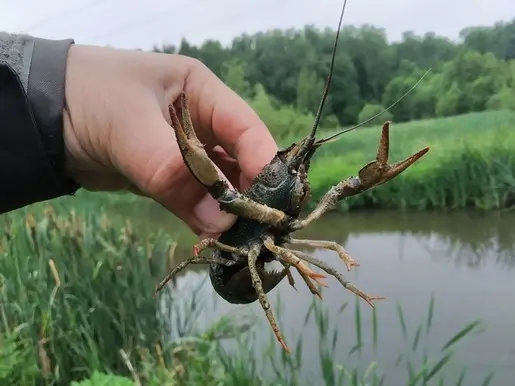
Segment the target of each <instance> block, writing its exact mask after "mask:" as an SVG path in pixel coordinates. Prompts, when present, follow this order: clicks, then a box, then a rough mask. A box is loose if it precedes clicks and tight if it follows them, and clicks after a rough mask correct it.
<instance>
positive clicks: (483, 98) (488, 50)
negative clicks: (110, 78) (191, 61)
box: [155, 20, 515, 136]
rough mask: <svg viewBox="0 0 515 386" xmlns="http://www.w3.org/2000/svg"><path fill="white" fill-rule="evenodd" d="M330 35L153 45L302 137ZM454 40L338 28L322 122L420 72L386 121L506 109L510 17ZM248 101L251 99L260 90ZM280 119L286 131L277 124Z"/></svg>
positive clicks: (387, 96)
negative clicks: (203, 68) (200, 66)
mask: <svg viewBox="0 0 515 386" xmlns="http://www.w3.org/2000/svg"><path fill="white" fill-rule="evenodd" d="M335 22H336V20H335ZM335 36H336V31H334V30H332V29H324V30H320V29H317V28H315V27H313V26H306V27H304V28H302V29H287V30H279V29H274V30H271V31H267V32H259V33H256V34H252V35H248V34H244V35H241V36H238V37H236V38H234V39H233V41H232V43H231V44H230V45H229V46H227V47H223V46H221V44H220V43H218V42H216V41H212V40H208V41H206V42H205V43H203V44H202V45H200V46H198V47H197V46H193V45H191V44H189V43H188V42H187V41H186V40H183V41H182V42H181V44H180V46H179V47H177V48H176V47H170V46H164V47H163V48H162V49H158V48H156V49H155V50H157V51H163V52H169V53H181V54H184V55H189V56H193V57H196V58H198V59H200V60H202V61H203V62H204V63H205V64H206V65H207V66H208V67H209V68H211V69H212V70H213V71H214V72H215V73H216V74H217V75H219V76H220V77H221V78H222V79H223V80H224V81H226V82H227V83H228V84H229V85H230V86H231V87H232V88H233V89H235V90H236V91H237V92H239V93H241V95H242V96H244V97H245V98H247V99H252V98H253V97H254V96H255V93H254V91H255V90H256V89H257V88H259V91H258V93H259V94H261V93H264V94H266V95H267V96H268V98H269V99H270V100H273V101H274V102H273V105H274V107H275V108H276V109H278V110H279V109H280V108H281V106H287V107H285V109H286V110H285V111H284V115H285V117H284V118H270V117H265V119H268V120H269V121H271V122H272V124H274V131H275V132H278V133H280V136H284V135H286V134H285V132H293V131H295V130H297V129H300V128H302V133H305V132H306V130H307V127H309V126H310V124H307V125H305V124H300V122H301V121H302V122H303V121H304V120H305V119H307V117H308V116H312V115H315V114H316V111H317V108H318V105H319V101H320V97H321V95H322V91H323V88H324V84H325V81H326V78H327V75H328V71H329V65H330V60H331V51H332V47H333V43H334V38H335ZM461 36H462V39H463V42H453V41H451V40H449V39H447V38H444V37H440V36H436V35H435V34H434V33H427V34H425V35H423V36H417V35H415V34H414V33H412V32H410V31H408V32H406V33H404V35H403V39H402V40H401V41H400V42H395V43H389V42H388V41H387V39H386V33H385V31H384V30H382V29H380V28H376V27H373V26H363V27H359V28H357V27H354V26H347V27H344V28H343V29H342V32H341V45H340V49H339V50H338V52H337V55H336V66H335V68H334V72H333V77H332V82H331V88H330V93H329V97H328V99H327V103H326V106H325V109H324V111H323V120H326V118H327V119H328V120H327V121H326V123H325V125H324V126H325V127H331V128H335V127H337V126H342V125H352V124H355V123H357V122H358V121H359V117H360V116H359V115H360V113H361V112H362V111H363V108H364V107H365V105H366V104H374V105H383V106H388V105H390V104H391V103H392V102H393V101H395V100H397V99H398V98H399V97H400V96H401V95H403V94H404V93H405V92H406V91H407V90H408V89H410V88H411V87H412V86H413V85H414V84H415V83H416V82H417V81H418V80H419V79H420V77H421V76H422V74H423V73H424V72H425V71H426V70H427V69H428V68H432V72H431V74H430V75H429V76H427V77H426V78H425V79H424V81H423V82H422V83H421V84H420V85H419V86H418V87H417V88H416V89H415V90H414V91H413V92H412V93H411V94H410V95H409V96H408V97H407V98H405V99H404V100H403V101H401V102H400V103H399V104H398V105H396V106H395V107H394V108H393V109H392V111H391V112H392V114H393V117H392V119H393V120H394V121H395V122H403V121H409V120H413V119H421V118H431V117H446V116H452V115H456V114H464V113H469V112H475V111H483V110H485V109H514V107H513V98H514V97H513V90H515V43H514V42H515V20H513V21H511V22H509V23H497V24H495V25H494V26H492V27H481V28H467V29H465V30H463V31H462V33H461ZM256 97H257V98H258V101H257V102H256V101H254V102H255V103H257V104H258V105H259V103H260V100H261V99H262V96H261V95H258V96H256ZM292 114H297V115H299V117H300V118H299V121H298V122H297V121H296V120H295V119H293V118H291V117H286V115H292ZM329 117H331V118H329ZM278 121H283V122H282V123H281V124H278ZM292 121H295V122H294V123H293V124H292ZM286 123H288V125H290V127H289V128H287V129H286V128H285V127H286V126H284V127H282V128H280V129H278V128H277V127H278V126H283V125H286ZM300 134H301V132H296V135H297V136H299V135H300Z"/></svg>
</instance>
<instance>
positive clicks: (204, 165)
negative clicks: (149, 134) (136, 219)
mask: <svg viewBox="0 0 515 386" xmlns="http://www.w3.org/2000/svg"><path fill="white" fill-rule="evenodd" d="M344 9H345V4H344V6H343V8H342V12H341V15H340V22H339V24H338V30H337V34H336V39H335V42H334V47H333V56H332V61H331V65H330V72H329V76H328V79H327V82H326V86H325V90H324V93H323V96H322V99H321V102H320V105H319V108H318V111H317V114H316V118H315V122H314V124H313V128H312V130H311V132H310V134H309V135H308V136H307V137H305V138H304V139H302V140H301V141H300V142H298V143H294V144H292V145H290V146H289V147H287V148H284V149H280V150H279V151H278V152H277V153H276V155H275V157H274V158H273V159H272V160H271V161H270V163H269V164H267V165H266V166H265V167H264V168H263V170H262V171H261V172H260V173H259V175H258V176H257V177H256V178H255V179H254V180H253V182H252V184H251V186H250V187H249V188H248V189H247V190H246V191H244V192H239V191H237V190H236V189H233V188H232V187H230V186H229V184H228V183H227V182H226V181H225V180H223V179H222V178H220V176H219V174H218V172H217V169H216V167H215V165H214V163H213V162H212V161H211V160H210V158H209V157H208V154H207V153H206V151H205V149H204V146H203V145H202V143H201V142H200V141H199V140H198V138H197V136H196V134H195V130H194V128H193V124H192V121H191V117H190V114H189V110H188V100H187V97H186V95H185V94H184V93H182V94H181V95H180V97H179V98H178V101H177V102H176V106H174V105H173V104H172V105H170V106H169V112H170V118H171V125H172V127H173V129H174V130H175V134H176V138H177V141H178V144H179V148H180V151H181V154H182V157H183V160H184V162H185V164H186V165H187V167H188V169H189V171H190V172H191V174H192V175H193V176H194V177H195V178H196V179H197V180H198V181H199V182H200V183H201V184H202V185H204V186H205V187H206V189H207V191H208V192H209V194H211V196H212V197H213V198H215V199H216V200H217V201H218V202H219V204H220V209H221V210H224V211H226V212H229V213H232V214H235V215H236V216H237V220H236V222H235V224H234V225H233V226H232V227H231V228H230V229H229V230H227V231H226V232H224V233H222V234H221V235H220V237H219V238H218V239H213V238H208V239H204V240H202V241H200V242H199V243H198V244H196V245H195V246H194V248H193V250H194V256H193V257H191V258H190V259H188V260H186V261H184V262H182V263H180V264H179V265H178V266H177V267H175V268H174V269H173V270H172V271H171V272H170V273H169V274H168V275H167V277H166V278H164V279H163V281H162V282H161V283H160V284H159V285H158V286H157V288H156V291H155V293H157V292H159V291H160V290H161V289H162V288H163V287H164V285H165V284H166V283H167V282H168V281H169V280H170V279H171V278H172V277H173V276H175V275H177V274H178V273H179V272H180V271H181V270H183V269H184V268H186V266H188V265H189V264H209V277H210V280H211V283H212V285H213V288H214V289H215V291H216V292H217V293H218V294H219V295H220V296H221V297H222V298H224V299H225V300H227V301H228V302H230V303H233V304H249V303H252V302H254V301H256V300H259V302H260V304H261V306H262V308H263V310H264V311H265V314H266V317H267V319H268V321H269V323H270V325H271V327H272V330H273V332H274V334H275V336H276V338H277V340H278V341H279V343H280V344H281V346H282V347H283V348H284V349H285V350H286V351H288V352H289V349H288V346H287V345H286V343H285V342H284V340H283V338H282V336H281V333H280V330H279V327H278V325H277V322H276V320H275V317H274V314H273V312H272V310H271V307H270V303H269V302H268V299H267V295H266V294H267V293H268V292H270V291H271V290H272V289H273V288H275V287H276V286H277V285H278V284H279V283H280V282H281V281H282V280H283V279H284V278H285V277H287V279H288V281H289V283H290V284H291V285H292V286H293V285H294V280H293V276H292V275H291V272H290V268H291V266H293V267H295V269H296V270H297V271H298V273H299V275H300V276H301V278H302V279H303V281H304V282H305V283H306V285H307V287H308V288H309V289H310V291H311V293H312V294H314V295H317V296H318V297H320V292H319V291H318V289H317V287H316V286H315V283H318V284H321V285H324V283H322V282H321V281H320V280H319V279H322V278H325V277H326V276H324V275H322V274H319V273H316V272H314V271H312V270H311V269H310V268H309V267H308V265H307V264H306V263H308V264H312V265H314V266H317V267H319V268H320V269H322V270H323V271H325V272H326V273H328V274H329V275H332V276H333V277H335V278H336V279H337V280H338V281H339V282H340V283H341V284H342V285H343V287H345V288H346V289H347V290H349V291H351V292H353V293H354V294H356V295H357V296H359V297H361V298H362V299H364V300H365V301H366V302H367V303H368V304H370V305H371V306H373V303H372V301H373V300H378V299H384V298H383V297H381V296H370V295H367V294H366V293H364V292H362V291H361V290H360V289H358V288H356V287H355V286H354V285H353V284H352V283H350V282H349V281H347V280H346V279H345V278H344V277H343V275H342V274H341V273H339V272H338V271H337V270H335V269H334V268H332V267H330V266H329V265H328V264H327V263H326V262H324V261H321V260H320V259H317V258H315V257H312V256H311V255H308V254H306V253H303V252H300V251H297V250H294V249H290V248H288V247H287V245H290V246H298V247H302V246H310V247H315V248H323V249H328V250H332V251H334V252H336V253H337V254H338V256H339V257H340V258H341V259H342V260H343V262H344V263H345V265H346V267H347V269H348V270H349V271H350V270H351V269H352V267H356V266H359V263H358V262H357V261H356V260H354V259H353V258H352V256H351V255H350V254H349V253H348V252H347V251H346V250H345V249H344V248H343V247H342V246H341V245H339V244H338V243H336V242H333V241H321V240H305V239H296V238H293V237H292V236H291V234H292V233H293V232H295V231H298V230H299V229H302V228H305V227H307V226H309V225H310V224H311V223H312V222H314V221H316V220H317V219H319V218H320V217H322V216H323V215H324V214H325V213H327V212H328V211H330V210H332V209H334V208H335V207H336V205H337V204H338V202H339V201H340V200H343V199H344V198H346V197H350V196H354V195H357V194H359V193H362V192H364V191H366V190H369V189H371V188H373V187H376V186H378V185H381V184H383V183H385V182H387V181H389V180H391V179H393V178H394V177H396V176H398V175H399V174H400V173H402V172H403V171H404V170H406V169H407V168H408V167H409V166H411V165H412V164H413V163H415V162H416V161H417V160H418V159H419V158H421V157H422V156H423V155H424V154H426V153H427V152H428V150H429V148H427V147H426V148H424V149H422V150H420V151H419V152H417V153H415V154H413V155H412V156H410V157H408V158H407V159H405V160H403V161H399V162H397V163H394V164H389V163H388V152H389V146H388V142H389V124H390V122H385V123H384V125H383V129H382V135H381V139H380V142H379V147H378V151H377V156H376V159H375V160H374V161H372V162H369V163H368V164H367V165H365V166H364V167H363V168H361V170H359V172H358V173H357V175H356V176H352V177H349V178H347V179H345V180H343V181H342V182H340V183H338V184H337V185H335V186H333V187H332V188H331V189H330V190H329V191H328V192H327V193H326V194H325V195H324V196H323V197H322V199H321V200H320V201H319V203H318V204H317V205H316V207H315V209H314V210H313V211H312V212H310V213H309V214H308V215H307V216H306V217H305V218H304V219H299V216H300V214H301V213H302V211H303V209H304V207H305V206H306V204H307V202H308V201H309V199H310V198H311V195H310V185H309V183H308V180H307V177H308V171H309V167H310V161H311V158H312V157H313V155H314V154H315V152H316V150H317V149H318V148H319V147H320V146H321V145H323V144H325V143H328V142H330V141H332V140H333V139H334V138H335V137H337V136H339V135H340V134H343V133H344V132H347V131H349V130H351V129H353V128H356V127H357V126H359V125H357V126H354V127H353V128H350V129H346V130H343V131H340V132H338V133H336V134H333V135H331V136H330V137H327V138H323V139H319V140H317V139H316V131H317V127H318V123H319V120H320V116H321V113H322V108H323V105H324V102H325V99H326V97H327V94H328V90H329V85H330V81H331V75H332V71H333V67H334V60H335V52H336V47H337V43H338V36H339V31H340V28H341V24H342V19H343V14H344ZM363 123H365V122H363ZM363 123H362V124H363ZM360 125H361V124H360ZM208 248H209V249H212V253H211V255H210V256H205V257H202V256H199V254H200V253H201V252H202V251H203V250H206V249H208ZM272 261H278V262H279V263H281V264H282V266H283V268H282V269H281V270H278V271H267V270H266V269H265V264H266V263H269V262H272Z"/></svg>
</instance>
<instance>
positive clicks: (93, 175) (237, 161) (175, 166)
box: [64, 45, 277, 236]
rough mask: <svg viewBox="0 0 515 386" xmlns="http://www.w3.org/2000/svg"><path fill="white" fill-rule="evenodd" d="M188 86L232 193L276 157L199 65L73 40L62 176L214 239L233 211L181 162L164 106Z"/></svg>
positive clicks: (269, 141)
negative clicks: (145, 205)
mask: <svg viewBox="0 0 515 386" xmlns="http://www.w3.org/2000/svg"><path fill="white" fill-rule="evenodd" d="M182 91H185V92H186V95H187V96H188V98H189V108H190V112H191V117H192V121H193V124H194V127H195V130H196V133H197V136H198V137H199V139H200V141H201V142H202V143H203V144H205V145H206V151H207V152H208V154H209V156H210V158H211V159H212V160H213V161H214V162H215V163H216V164H217V165H218V167H219V168H220V170H221V172H222V173H223V174H224V175H225V176H226V177H227V179H228V180H229V182H230V183H231V184H232V185H233V186H234V187H235V188H237V189H238V190H242V189H245V188H246V187H248V186H249V184H250V181H251V180H252V179H253V178H254V177H255V176H256V175H257V174H258V173H259V172H260V171H261V169H262V168H263V167H264V166H265V165H266V164H267V163H268V162H269V161H270V160H271V159H272V158H273V156H274V154H275V152H276V151H277V146H276V144H275V141H274V139H273V138H272V136H271V134H270V133H269V131H268V129H267V128H266V126H265V125H264V123H263V122H262V121H261V120H260V119H259V117H258V116H257V114H256V113H255V112H254V111H253V110H252V109H251V108H250V107H249V106H248V105H247V104H246V103H245V102H244V101H243V100H242V99H241V98H240V97H238V96H237V95H236V94H235V93H234V92H233V91H232V90H231V89H229V88H228V87H227V86H226V85H225V84H224V83H223V82H222V81H221V80H220V79H218V78H217V77H216V76H215V75H214V74H213V73H212V72H211V71H210V70H209V69H208V68H207V67H206V66H204V65H203V64H201V63H200V62H198V61H197V60H195V59H192V58H188V57H185V56H180V55H169V54H158V53H150V52H140V51H122V50H115V49H112V48H104V47H91V46H81V45H72V46H71V48H70V51H69V56H68V62H67V71H66V106H65V111H64V140H65V146H66V152H67V159H68V166H67V168H68V172H69V174H70V176H71V177H72V178H74V179H75V180H76V181H77V182H78V183H79V184H80V185H81V186H82V187H84V188H85V189H87V190H95V191H118V190H130V191H132V192H134V193H137V194H140V195H144V196H147V197H150V198H152V199H154V200H156V201H157V202H159V203H160V204H162V205H163V206H164V207H166V208H167V209H168V210H170V211H171V212H172V213H174V214H175V215H176V216H178V217H179V218H181V219H182V220H183V221H184V222H185V223H186V224H187V225H188V226H189V227H190V228H191V229H192V230H193V231H194V232H195V233H196V234H198V235H201V234H202V235H206V236H213V235H216V234H219V233H221V232H223V231H225V230H226V229H228V228H229V227H230V226H231V225H232V224H233V223H234V221H235V216H233V215H231V214H228V213H226V212H222V211H220V209H219V205H218V203H217V202H216V201H215V200H214V199H213V198H212V197H211V196H210V195H209V194H208V193H207V190H206V189H205V187H203V186H202V185H201V184H200V183H198V182H197V181H196V180H195V179H194V177H193V176H191V174H190V172H189V170H188V169H187V167H186V166H185V164H184V162H183V159H182V156H181V154H180V152H179V147H178V145H177V142H176V139H175V133H174V131H173V129H172V127H171V126H170V116H169V112H168V105H169V104H171V103H173V102H174V101H175V100H176V99H177V98H178V96H179V94H180V93H181V92H182Z"/></svg>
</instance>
